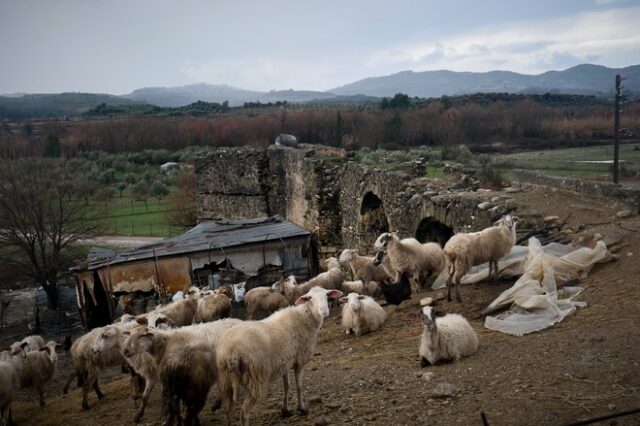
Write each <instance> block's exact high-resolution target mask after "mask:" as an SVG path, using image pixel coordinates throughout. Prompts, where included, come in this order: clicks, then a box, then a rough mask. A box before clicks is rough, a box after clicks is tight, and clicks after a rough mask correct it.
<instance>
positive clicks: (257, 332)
mask: <svg viewBox="0 0 640 426" xmlns="http://www.w3.org/2000/svg"><path fill="white" fill-rule="evenodd" d="M340 296H342V292H341V291H339V290H327V289H324V288H322V287H313V288H312V289H311V290H309V292H308V293H306V294H304V295H303V296H301V297H300V298H299V299H298V300H297V301H296V306H290V307H288V308H285V309H282V310H280V311H278V312H276V313H274V314H273V315H271V316H270V317H268V318H265V319H263V320H262V321H246V322H244V323H242V324H238V325H237V326H235V327H234V328H233V329H232V330H229V331H228V332H226V333H225V334H224V335H223V336H222V339H221V343H220V345H219V347H218V351H217V354H216V355H217V357H218V359H217V365H218V374H219V380H218V383H219V388H220V394H221V397H222V398H223V400H224V402H225V407H226V409H227V413H226V418H227V424H228V425H230V424H231V416H232V413H233V408H234V404H236V403H237V402H238V397H239V394H240V390H241V388H243V389H244V390H245V400H244V404H243V405H242V411H241V423H242V425H243V426H247V425H248V424H249V413H250V412H251V409H252V408H253V406H254V405H255V404H256V403H257V402H258V401H259V400H260V398H261V397H262V395H263V393H264V392H265V391H266V389H267V385H268V384H269V383H271V382H273V381H275V380H277V379H282V382H283V385H284V402H283V405H282V414H283V415H285V416H286V415H289V403H288V397H289V377H288V372H289V370H291V369H293V370H294V373H295V378H296V386H297V391H298V410H299V411H300V412H301V413H306V412H307V410H306V408H305V405H304V401H303V399H302V377H303V371H304V367H305V366H306V364H307V363H308V362H309V360H310V359H311V357H312V356H313V353H314V352H315V346H316V341H317V338H318V332H319V331H320V328H321V327H322V323H323V321H324V319H325V318H326V317H328V316H329V304H328V298H339V297H340Z"/></svg>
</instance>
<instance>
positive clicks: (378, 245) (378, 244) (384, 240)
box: [373, 232, 398, 251]
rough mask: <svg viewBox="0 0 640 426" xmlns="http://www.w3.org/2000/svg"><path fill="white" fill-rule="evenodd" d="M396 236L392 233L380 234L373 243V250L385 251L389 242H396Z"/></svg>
mask: <svg viewBox="0 0 640 426" xmlns="http://www.w3.org/2000/svg"><path fill="white" fill-rule="evenodd" d="M397 240H398V236H397V235H396V234H394V233H392V232H384V233H382V234H380V236H379V237H378V239H377V240H376V241H375V242H374V243H373V248H374V249H375V250H378V251H379V250H383V249H386V248H387V246H388V245H389V243H390V242H391V241H397Z"/></svg>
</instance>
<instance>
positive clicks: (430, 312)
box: [418, 306, 478, 367]
mask: <svg viewBox="0 0 640 426" xmlns="http://www.w3.org/2000/svg"><path fill="white" fill-rule="evenodd" d="M422 323H423V326H424V329H423V331H422V337H421V338H420V349H419V351H418V353H419V354H420V360H421V365H422V367H426V366H428V365H429V364H431V365H435V364H436V363H437V362H438V361H441V360H453V361H458V360H459V359H460V358H462V357H465V356H469V355H473V354H474V353H476V352H477V351H478V335H477V334H476V332H475V331H473V328H471V325H470V324H469V322H468V321H467V320H466V319H465V318H464V317H463V316H462V315H458V314H447V315H445V316H443V317H439V318H436V314H435V310H434V309H433V308H432V307H431V306H425V307H424V308H422Z"/></svg>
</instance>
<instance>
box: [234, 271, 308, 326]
mask: <svg viewBox="0 0 640 426" xmlns="http://www.w3.org/2000/svg"><path fill="white" fill-rule="evenodd" d="M295 282H296V277H294V276H293V275H291V276H290V277H288V278H287V279H286V280H279V281H277V282H275V283H274V284H273V285H272V286H271V287H256V288H252V289H251V290H249V291H248V292H247V293H246V294H245V295H244V303H245V305H246V306H247V319H248V320H252V319H253V318H255V315H256V312H262V313H263V314H266V315H267V316H268V315H271V314H272V313H273V312H275V311H277V310H280V309H282V308H286V307H287V306H289V301H288V299H287V298H286V296H285V288H286V286H287V285H289V284H287V283H293V284H292V285H294V286H295Z"/></svg>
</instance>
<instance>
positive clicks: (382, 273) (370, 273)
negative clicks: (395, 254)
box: [339, 249, 393, 283]
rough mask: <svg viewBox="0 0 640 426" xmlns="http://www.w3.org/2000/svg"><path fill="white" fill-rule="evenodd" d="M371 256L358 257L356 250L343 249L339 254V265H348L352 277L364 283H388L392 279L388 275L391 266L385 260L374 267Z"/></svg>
mask: <svg viewBox="0 0 640 426" xmlns="http://www.w3.org/2000/svg"><path fill="white" fill-rule="evenodd" d="M374 259H375V258H374V257H373V256H360V255H359V254H358V251H357V250H353V249H344V250H342V253H340V258H339V261H340V264H346V265H349V269H351V273H352V274H353V277H354V278H355V279H358V280H362V281H363V282H365V283H368V282H370V281H375V282H378V283H380V282H390V281H392V279H393V278H392V277H391V275H390V274H389V270H388V269H390V267H391V265H389V262H388V260H387V259H385V262H384V263H382V264H379V265H374V263H373V261H374Z"/></svg>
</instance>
